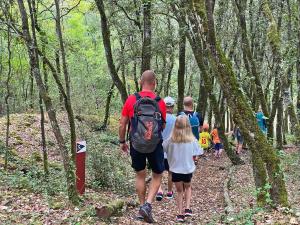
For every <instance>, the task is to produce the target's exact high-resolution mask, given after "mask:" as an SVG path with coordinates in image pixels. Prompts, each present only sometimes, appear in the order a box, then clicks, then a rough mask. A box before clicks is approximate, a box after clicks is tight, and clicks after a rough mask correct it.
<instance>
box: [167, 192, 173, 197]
mask: <svg viewBox="0 0 300 225" xmlns="http://www.w3.org/2000/svg"><path fill="white" fill-rule="evenodd" d="M172 198H174V193H173V191H169V192H168V193H167V199H172Z"/></svg>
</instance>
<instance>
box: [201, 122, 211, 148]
mask: <svg viewBox="0 0 300 225" xmlns="http://www.w3.org/2000/svg"><path fill="white" fill-rule="evenodd" d="M202 129H203V130H202V132H201V133H200V139H199V144H200V146H201V148H203V149H204V151H205V150H206V151H207V150H208V148H209V146H210V134H209V132H208V129H209V125H208V123H204V124H203V127H202Z"/></svg>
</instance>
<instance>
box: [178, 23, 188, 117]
mask: <svg viewBox="0 0 300 225" xmlns="http://www.w3.org/2000/svg"><path fill="white" fill-rule="evenodd" d="M185 49H186V37H185V24H184V23H182V22H180V21H179V67H178V75H177V90H178V94H177V98H178V99H177V110H178V112H181V111H183V98H184V89H185V87H184V78H185Z"/></svg>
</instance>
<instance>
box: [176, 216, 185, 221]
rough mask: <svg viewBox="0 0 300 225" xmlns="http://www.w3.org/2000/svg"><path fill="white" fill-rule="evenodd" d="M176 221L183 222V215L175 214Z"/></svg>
mask: <svg viewBox="0 0 300 225" xmlns="http://www.w3.org/2000/svg"><path fill="white" fill-rule="evenodd" d="M176 221H177V222H184V215H177V216H176Z"/></svg>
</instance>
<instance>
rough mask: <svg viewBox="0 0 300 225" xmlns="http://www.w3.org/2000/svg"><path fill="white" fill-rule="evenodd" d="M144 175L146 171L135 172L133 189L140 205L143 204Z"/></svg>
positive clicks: (144, 194)
mask: <svg viewBox="0 0 300 225" xmlns="http://www.w3.org/2000/svg"><path fill="white" fill-rule="evenodd" d="M146 174H147V172H146V169H144V170H141V171H138V172H136V180H135V188H136V192H137V194H138V197H139V201H140V204H141V205H143V204H144V203H145V196H146V181H145V179H146Z"/></svg>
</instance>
